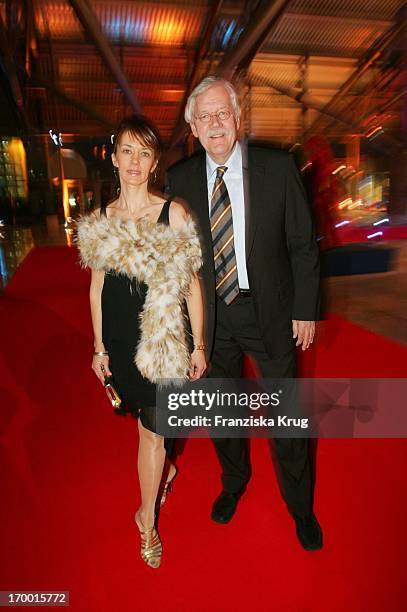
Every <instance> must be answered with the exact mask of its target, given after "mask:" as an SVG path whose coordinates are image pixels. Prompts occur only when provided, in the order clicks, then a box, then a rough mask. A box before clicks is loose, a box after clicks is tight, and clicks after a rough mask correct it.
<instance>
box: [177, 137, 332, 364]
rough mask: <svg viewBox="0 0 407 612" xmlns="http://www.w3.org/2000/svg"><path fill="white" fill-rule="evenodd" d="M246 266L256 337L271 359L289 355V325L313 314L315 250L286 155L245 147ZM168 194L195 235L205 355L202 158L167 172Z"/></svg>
mask: <svg viewBox="0 0 407 612" xmlns="http://www.w3.org/2000/svg"><path fill="white" fill-rule="evenodd" d="M243 160H244V161H243V178H244V191H245V228H246V265H247V273H248V277H249V284H250V289H251V292H252V295H253V301H254V306H255V310H256V316H257V321H258V326H259V330H260V334H261V336H262V339H263V341H264V343H265V347H266V350H267V352H268V354H269V355H270V357H280V356H282V355H284V354H285V353H287V352H288V351H289V350H291V349H292V348H293V345H294V343H293V339H292V319H298V320H305V321H307V320H311V321H313V320H316V319H317V318H318V313H319V277H320V274H319V251H318V246H317V244H316V241H315V236H314V229H313V222H312V218H311V213H310V210H309V206H308V204H307V201H306V196H305V192H304V188H303V185H302V181H301V177H300V176H299V173H298V170H297V168H296V165H295V163H294V160H293V158H292V156H291V155H290V154H289V153H287V152H285V151H280V150H274V149H269V148H266V147H258V146H250V145H249V147H248V151H246V154H245V151H244V150H243ZM166 190H167V193H169V194H170V195H171V196H172V197H179V198H182V199H184V200H186V202H187V203H188V205H189V206H190V208H191V212H192V214H193V216H194V217H195V219H196V221H197V223H198V225H199V228H200V232H201V238H202V247H203V253H204V264H203V268H202V272H201V276H202V281H203V287H204V293H205V302H206V303H205V306H206V329H205V338H206V344H207V346H208V348H209V351H211V350H212V346H213V337H214V330H215V316H216V294H215V274H214V264H213V250H212V237H211V231H210V223H209V207H208V189H207V178H206V157H205V153H204V152H202V153H199V154H197V155H195V156H193V157H191V158H189V159H185V160H182V161H181V162H178V163H177V164H175V165H174V166H172V167H171V168H170V169H169V170H168V173H167V185H166Z"/></svg>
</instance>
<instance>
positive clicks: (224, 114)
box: [196, 110, 232, 123]
mask: <svg viewBox="0 0 407 612" xmlns="http://www.w3.org/2000/svg"><path fill="white" fill-rule="evenodd" d="M231 114H232V113H231V112H230V110H221V111H218V112H217V113H202V115H199V117H196V118H197V119H199V121H201V122H202V123H210V121H211V119H212V117H216V118H217V120H218V121H220V122H221V123H222V121H227V120H228V119H229V117H230V115H231Z"/></svg>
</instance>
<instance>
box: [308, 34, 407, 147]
mask: <svg viewBox="0 0 407 612" xmlns="http://www.w3.org/2000/svg"><path fill="white" fill-rule="evenodd" d="M404 27H405V26H404V23H403V22H401V23H397V24H395V25H392V27H391V28H390V29H389V30H388V31H387V32H385V33H384V34H383V35H382V36H381V37H380V39H379V42H378V43H377V44H376V45H373V47H372V48H370V49H369V50H368V52H367V53H366V54H365V55H364V56H363V57H362V58H361V59H360V61H359V65H358V67H357V68H356V70H355V71H354V72H353V73H352V74H351V75H350V77H349V78H348V79H346V81H345V82H344V83H343V85H341V87H340V88H339V90H338V91H337V93H336V94H335V95H334V96H333V98H331V100H330V101H329V102H328V103H327V104H326V105H325V107H324V111H325V112H324V114H325V115H327V114H329V112H328V111H331V110H332V108H333V107H334V106H335V104H337V103H338V102H339V101H340V100H342V99H343V98H344V97H345V96H346V95H347V94H348V92H349V91H350V90H351V89H352V87H353V86H354V85H355V83H356V82H357V81H358V80H359V79H360V77H361V76H362V75H363V74H365V72H367V71H368V70H369V69H370V68H371V67H372V66H373V64H374V63H375V62H376V61H377V60H378V59H379V58H380V57H381V55H382V54H383V52H384V51H385V50H386V49H387V48H388V47H389V45H390V44H391V43H392V42H393V41H394V40H395V38H396V37H397V36H398V35H399V34H400V33H401V32H402V31H403V28H404ZM320 122H321V119H320V118H318V119H316V120H315V121H314V123H313V124H312V125H311V126H310V127H309V128H308V129H307V130H306V133H305V135H306V134H308V133H311V132H312V133H314V132H315V131H317V130H318V126H319V125H320Z"/></svg>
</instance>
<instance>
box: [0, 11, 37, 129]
mask: <svg viewBox="0 0 407 612" xmlns="http://www.w3.org/2000/svg"><path fill="white" fill-rule="evenodd" d="M0 64H2V65H3V71H4V74H5V76H6V79H7V80H8V83H9V86H10V90H11V95H12V97H13V101H14V103H15V105H16V107H17V110H18V113H19V116H20V118H21V122H22V125H23V129H24V130H25V131H27V132H29V131H31V130H30V122H29V120H28V116H27V112H26V109H25V106H24V96H23V91H22V89H21V85H20V81H19V79H18V73H17V66H16V64H15V62H14V57H13V54H12V51H11V49H10V45H9V38H8V35H7V31H6V26H5V24H4V21H3V17H2V16H1V14H0Z"/></svg>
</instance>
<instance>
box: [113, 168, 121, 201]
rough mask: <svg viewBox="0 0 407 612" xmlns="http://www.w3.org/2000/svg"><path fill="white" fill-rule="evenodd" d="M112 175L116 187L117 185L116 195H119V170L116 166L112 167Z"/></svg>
mask: <svg viewBox="0 0 407 612" xmlns="http://www.w3.org/2000/svg"><path fill="white" fill-rule="evenodd" d="M113 174H114V178H115V182H116V185H117V184H118V186H117V187H116V194H117V195H119V193H120V179H119V168H118V167H117V166H113Z"/></svg>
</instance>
